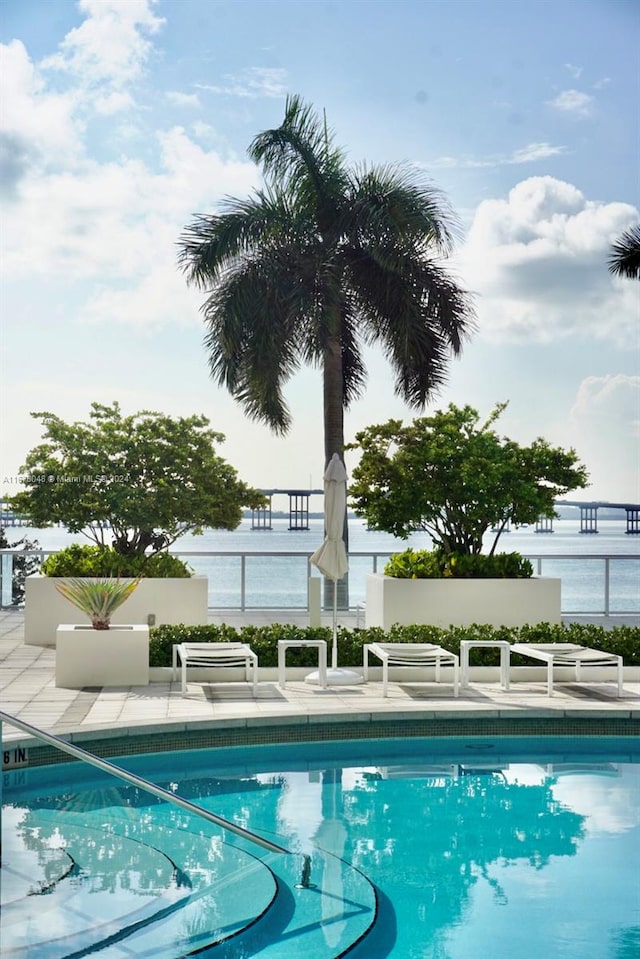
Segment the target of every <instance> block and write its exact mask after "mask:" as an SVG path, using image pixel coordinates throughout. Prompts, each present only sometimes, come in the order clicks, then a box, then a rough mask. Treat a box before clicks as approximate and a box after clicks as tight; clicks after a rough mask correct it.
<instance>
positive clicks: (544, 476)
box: [350, 403, 588, 555]
mask: <svg viewBox="0 0 640 959" xmlns="http://www.w3.org/2000/svg"><path fill="white" fill-rule="evenodd" d="M506 405H507V404H506V403H499V404H498V405H497V406H496V407H495V408H494V410H493V411H492V412H491V414H490V415H489V417H488V418H487V420H486V422H485V423H483V424H480V416H479V414H478V412H477V410H475V409H473V408H472V407H471V406H465V407H463V408H462V409H460V408H459V407H457V406H454V405H453V404H451V405H450V406H449V407H448V409H446V410H445V411H437V412H435V413H434V414H433V415H432V416H429V417H425V418H422V419H416V420H414V421H413V423H412V424H411V425H409V426H403V425H402V423H401V422H400V421H399V420H389V422H388V423H385V424H382V425H380V426H370V427H368V428H367V429H365V430H362V431H361V432H360V433H358V434H357V435H356V440H357V442H356V443H354V444H353V446H352V447H351V448H352V449H359V450H360V451H361V454H362V455H361V458H360V461H359V463H358V465H357V466H356V467H355V469H354V470H353V476H352V483H351V487H350V493H351V499H352V503H353V505H354V508H355V510H356V513H358V514H359V515H361V516H363V517H364V518H365V519H366V520H367V523H368V524H369V525H370V526H371V527H373V529H378V530H384V531H385V532H387V533H392V534H393V535H394V536H397V537H399V538H401V539H406V538H407V537H408V536H409V534H410V533H412V532H415V531H416V530H424V531H425V532H427V533H429V535H430V536H431V538H432V539H433V541H434V543H435V545H436V547H438V548H440V549H441V550H442V551H443V552H444V553H445V554H450V553H458V554H464V555H470V554H477V553H480V552H482V543H483V537H484V535H485V533H487V531H488V530H490V529H495V530H496V535H495V538H494V541H493V544H492V546H491V549H490V554H493V553H494V551H495V548H496V545H497V542H498V539H499V537H500V534H501V533H502V532H503V530H504V529H505V528H506V527H507V525H508V524H512V525H514V526H519V525H526V524H529V523H534V522H535V521H536V520H537V519H538V517H539V516H550V517H551V516H554V515H555V510H554V500H555V499H557V498H558V497H559V496H562V495H564V494H565V493H568V492H569V490H573V489H579V488H580V489H581V488H583V487H585V486H586V485H587V479H588V477H587V473H586V470H585V468H584V466H582V465H581V464H580V463H579V462H578V457H577V454H576V453H575V451H574V450H573V449H570V450H568V451H565V450H563V449H560V448H559V447H553V446H550V445H549V443H547V442H546V440H544V439H540V438H539V439H536V440H534V442H533V443H532V444H531V446H520V445H518V443H515V442H514V441H513V440H510V439H507V438H505V437H501V436H499V435H498V434H497V433H496V431H495V430H494V429H492V426H493V424H494V423H495V421H496V420H497V419H498V417H499V416H500V415H501V413H502V412H503V411H504V409H505V407H506Z"/></svg>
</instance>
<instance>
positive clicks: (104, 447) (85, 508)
mask: <svg viewBox="0 0 640 959" xmlns="http://www.w3.org/2000/svg"><path fill="white" fill-rule="evenodd" d="M31 415H32V416H33V417H35V418H36V419H40V420H42V423H43V425H44V429H45V432H44V439H45V440H46V442H44V443H42V444H41V445H39V446H37V447H35V449H33V450H32V451H31V452H30V453H29V454H28V456H27V459H26V462H25V464H24V466H22V467H21V469H20V474H21V476H22V478H23V482H24V485H25V486H26V489H25V490H24V491H23V492H21V493H17V494H16V495H15V496H13V497H12V498H11V500H10V505H11V506H12V507H13V509H15V510H16V511H17V512H19V513H20V514H22V515H24V516H26V517H28V518H29V520H30V522H31V523H32V524H33V525H34V526H39V527H42V526H51V525H52V524H54V523H62V524H63V525H64V526H66V528H67V529H68V530H69V532H71V533H80V532H82V533H84V534H85V535H87V536H88V537H89V539H92V540H93V541H94V542H95V543H96V544H97V545H99V546H106V545H112V546H113V547H114V549H115V550H116V551H117V552H118V553H120V554H122V555H125V556H132V555H142V554H144V553H145V552H150V553H156V552H158V551H160V550H165V549H167V548H168V547H169V546H171V544H172V543H174V542H175V541H176V540H177V539H178V538H179V537H180V536H182V535H183V534H184V533H196V534H197V533H202V531H203V529H205V528H213V529H235V528H236V527H237V526H238V524H239V523H240V520H241V519H242V509H243V507H247V506H249V507H256V506H259V505H261V504H262V503H263V502H264V497H263V496H262V495H261V494H260V493H259V492H258V491H257V490H255V489H252V488H251V487H249V486H247V485H246V484H245V483H243V482H242V481H241V480H239V479H238V476H237V473H236V471H235V470H234V468H233V467H232V466H230V465H229V464H228V463H227V462H225V460H224V459H222V457H220V456H219V455H218V454H217V453H216V451H215V444H216V443H221V442H223V441H224V435H223V434H222V433H217V432H214V431H213V430H211V429H209V428H208V426H209V420H208V419H206V418H205V417H204V416H190V417H180V418H178V419H172V418H171V417H169V416H164V415H162V414H160V413H154V412H149V411H147V410H143V411H142V412H140V413H135V414H133V415H131V416H123V415H122V413H121V411H120V406H119V404H118V403H113V404H112V405H111V406H103V405H102V404H100V403H93V404H92V405H91V414H90V420H91V421H90V422H89V423H84V422H76V423H65V422H64V421H63V420H61V419H60V417H58V416H55V415H54V414H53V413H32V414H31ZM109 540H111V542H110V541H109Z"/></svg>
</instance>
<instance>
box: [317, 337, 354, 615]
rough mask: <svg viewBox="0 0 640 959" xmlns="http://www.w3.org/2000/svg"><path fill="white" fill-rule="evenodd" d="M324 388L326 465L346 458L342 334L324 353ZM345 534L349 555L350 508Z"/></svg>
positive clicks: (343, 585) (341, 597)
mask: <svg viewBox="0 0 640 959" xmlns="http://www.w3.org/2000/svg"><path fill="white" fill-rule="evenodd" d="M323 392H324V465H325V469H326V468H327V466H328V465H329V462H330V460H331V457H332V456H333V454H334V453H337V454H338V456H339V457H340V459H341V460H342V461H343V462H344V407H343V393H344V387H343V379H342V347H341V342H340V336H339V335H335V336H332V337H331V338H330V340H329V342H328V344H327V348H326V349H325V353H324V369H323ZM342 538H343V540H344V545H345V549H346V551H347V555H348V554H349V527H348V523H347V510H346V508H345V512H344V525H343V534H342ZM337 589H338V609H349V574H348V573H347V574H346V575H345V576H343V578H342V579H340V580H338V583H337ZM333 590H334V584H333V583H332V582H328V581H327V580H325V584H324V607H325V609H327V608H332V607H333Z"/></svg>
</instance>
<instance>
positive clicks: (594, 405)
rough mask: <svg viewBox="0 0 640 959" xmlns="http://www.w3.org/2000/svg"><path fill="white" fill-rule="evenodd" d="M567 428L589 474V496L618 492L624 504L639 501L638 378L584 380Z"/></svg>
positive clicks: (606, 377)
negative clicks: (613, 465) (613, 467)
mask: <svg viewBox="0 0 640 959" xmlns="http://www.w3.org/2000/svg"><path fill="white" fill-rule="evenodd" d="M569 428H570V432H571V436H572V445H573V446H574V447H575V448H576V450H577V452H578V453H579V455H580V457H581V459H582V460H583V462H584V463H585V465H586V467H587V469H588V471H589V474H590V487H589V491H588V494H589V496H595V497H596V498H598V497H603V496H604V497H606V496H607V495H609V494H610V491H611V490H612V489H615V491H616V497H619V498H620V499H621V500H622V501H623V502H625V501H629V502H633V503H638V502H640V472H639V469H638V467H639V465H640V376H628V375H623V374H618V375H615V376H614V375H611V376H588V377H586V378H585V379H584V380H583V381H582V382H581V383H580V386H579V389H578V393H577V396H576V399H575V403H574V405H573V407H572V409H571V411H570V413H569ZM611 464H615V469H612V465H611ZM609 498H610V496H609Z"/></svg>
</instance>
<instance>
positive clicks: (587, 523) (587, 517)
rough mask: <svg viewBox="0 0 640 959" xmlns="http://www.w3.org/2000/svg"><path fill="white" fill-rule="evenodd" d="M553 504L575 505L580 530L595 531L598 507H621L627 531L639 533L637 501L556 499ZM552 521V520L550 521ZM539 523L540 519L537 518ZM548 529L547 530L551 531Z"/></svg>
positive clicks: (639, 505) (585, 531)
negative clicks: (588, 501) (625, 516)
mask: <svg viewBox="0 0 640 959" xmlns="http://www.w3.org/2000/svg"><path fill="white" fill-rule="evenodd" d="M554 506H575V507H577V508H578V509H579V510H580V532H581V533H597V532H598V510H599V509H623V510H624V511H625V512H626V514H627V529H626V532H627V533H640V504H638V503H607V502H606V500H594V501H593V502H591V503H585V502H584V501H580V500H569V499H563V500H557V501H556V502H555V503H554ZM551 522H553V521H551ZM538 523H540V520H538ZM551 531H552V530H550V531H549V532H551ZM536 532H547V530H538V524H536Z"/></svg>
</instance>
